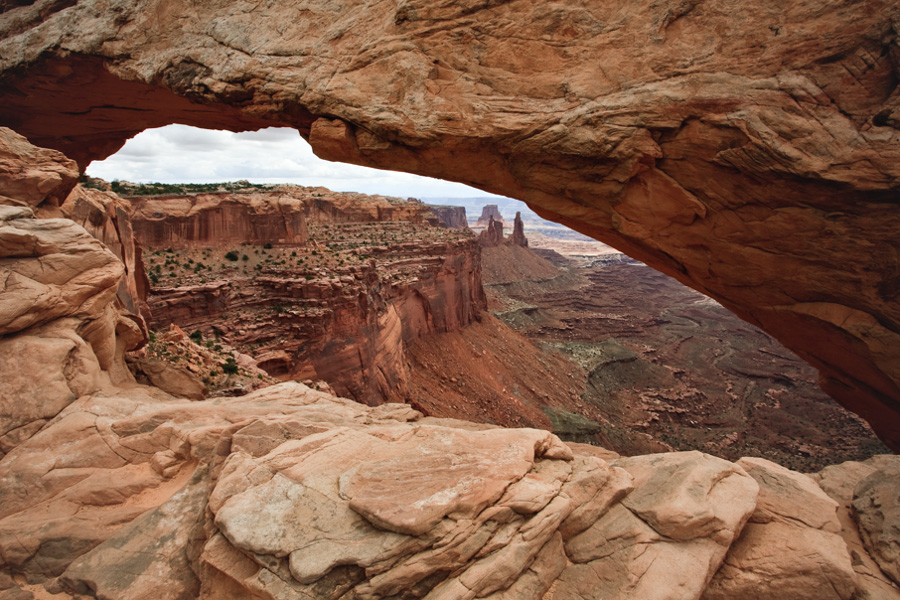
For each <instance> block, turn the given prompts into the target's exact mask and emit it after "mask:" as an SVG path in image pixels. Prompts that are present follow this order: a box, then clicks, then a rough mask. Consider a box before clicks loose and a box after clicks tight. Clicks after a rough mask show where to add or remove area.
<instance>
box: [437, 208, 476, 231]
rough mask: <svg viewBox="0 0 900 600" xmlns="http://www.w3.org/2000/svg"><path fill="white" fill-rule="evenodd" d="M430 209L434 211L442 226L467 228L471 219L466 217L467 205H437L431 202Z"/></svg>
mask: <svg viewBox="0 0 900 600" xmlns="http://www.w3.org/2000/svg"><path fill="white" fill-rule="evenodd" d="M428 209H429V210H430V211H431V212H433V213H434V216H436V217H437V219H438V224H439V225H440V226H441V227H449V228H451V229H467V228H468V227H469V221H468V219H467V218H466V207H464V206H437V205H435V204H429V205H428Z"/></svg>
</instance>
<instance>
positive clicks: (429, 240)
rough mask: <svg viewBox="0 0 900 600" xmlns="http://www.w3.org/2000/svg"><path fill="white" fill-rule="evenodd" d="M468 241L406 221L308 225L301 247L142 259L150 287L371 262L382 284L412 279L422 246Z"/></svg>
mask: <svg viewBox="0 0 900 600" xmlns="http://www.w3.org/2000/svg"><path fill="white" fill-rule="evenodd" d="M473 240H474V237H473V235H472V233H471V232H470V231H468V230H456V229H443V228H439V227H430V226H426V225H416V224H414V223H409V222H407V221H390V222H354V223H327V224H326V223H313V224H310V225H309V242H308V243H307V244H306V245H305V246H273V245H272V244H271V243H264V244H262V245H254V244H241V245H239V246H235V247H233V248H227V247H226V248H193V249H178V248H172V247H168V248H151V249H150V250H149V251H148V252H146V253H145V254H144V261H145V269H146V272H147V276H148V278H149V279H150V282H151V285H152V286H153V287H164V288H172V287H179V286H183V285H198V284H206V283H210V282H213V281H222V280H229V281H230V280H233V279H239V278H241V277H247V278H254V277H259V276H264V275H272V276H278V277H292V278H300V279H303V280H305V281H312V280H318V279H324V280H329V279H333V278H339V277H341V276H344V275H347V274H349V273H351V272H353V271H356V270H357V268H363V267H369V266H371V264H372V261H375V263H376V265H377V266H378V272H379V276H380V277H381V278H382V279H383V280H389V281H390V282H391V283H394V284H398V283H402V282H403V281H408V280H410V279H413V278H415V276H416V271H415V269H414V268H411V267H409V266H404V263H405V262H406V261H408V260H409V259H412V258H416V257H417V256H419V255H421V253H422V247H423V246H428V245H432V246H433V245H440V244H457V243H466V242H472V241H473Z"/></svg>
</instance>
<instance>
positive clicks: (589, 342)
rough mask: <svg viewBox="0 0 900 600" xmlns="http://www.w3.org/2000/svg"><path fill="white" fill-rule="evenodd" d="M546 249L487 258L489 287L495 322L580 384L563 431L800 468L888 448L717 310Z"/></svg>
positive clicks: (612, 267) (637, 269) (631, 269)
mask: <svg viewBox="0 0 900 600" xmlns="http://www.w3.org/2000/svg"><path fill="white" fill-rule="evenodd" d="M542 242H543V243H542V246H544V248H543V249H537V250H535V251H531V250H530V249H525V248H517V247H510V246H501V247H497V248H485V249H484V252H483V263H484V281H485V288H486V290H487V295H488V302H489V308H490V309H491V311H492V312H493V313H494V314H496V315H497V316H498V317H499V318H500V319H501V320H502V321H503V322H504V323H506V324H507V325H509V326H510V327H512V328H513V329H515V330H516V331H517V332H519V333H520V334H522V335H524V336H525V337H526V338H528V339H529V340H531V341H532V342H534V343H535V344H536V345H538V346H539V347H541V348H542V349H544V350H545V351H547V352H552V353H557V354H559V355H563V356H565V357H567V358H568V359H569V360H570V361H572V362H574V363H576V364H575V368H573V372H575V373H583V374H584V377H585V379H584V381H583V383H584V386H583V388H582V389H583V392H582V395H581V400H582V402H581V403H580V405H581V408H580V409H579V410H577V411H575V412H577V413H580V415H579V416H569V418H568V419H566V418H563V417H561V416H559V415H557V416H556V418H555V419H554V423H553V424H554V431H556V432H557V433H558V434H559V435H562V436H563V437H565V438H566V439H572V440H577V441H584V442H591V443H600V444H602V445H604V446H605V447H608V448H611V449H613V450H615V451H617V452H621V453H623V454H637V453H644V452H652V451H659V449H660V445H661V444H662V445H665V447H667V448H670V449H673V450H692V449H698V450H701V451H703V452H707V453H710V454H714V455H717V456H721V457H724V458H727V459H729V460H736V459H738V458H740V457H741V456H763V457H766V458H768V459H770V460H773V461H775V462H777V463H779V464H782V465H785V466H788V467H790V468H792V469H797V470H801V471H813V470H817V469H821V468H822V467H824V466H826V465H828V464H832V463H836V462H841V461H845V460H862V459H865V458H868V457H869V456H871V455H873V454H878V453H885V452H888V450H887V449H886V448H885V447H884V446H883V445H882V444H881V442H880V441H879V440H878V439H877V438H876V437H875V435H874V434H873V433H872V431H871V429H870V428H869V426H868V425H867V424H866V423H865V422H864V421H863V420H862V419H860V418H859V417H857V416H856V415H854V414H852V413H849V412H848V411H846V410H844V409H843V408H842V407H841V406H840V405H838V404H837V403H836V402H834V401H833V400H832V399H831V398H829V397H828V396H827V395H826V394H825V393H824V392H822V391H821V390H820V389H819V388H818V386H817V384H816V373H815V371H814V370H813V369H812V368H811V367H809V366H808V365H807V364H806V363H804V362H802V361H801V360H800V359H799V358H797V357H796V356H794V355H793V354H792V353H791V352H789V351H788V350H786V349H785V348H784V347H782V346H781V345H780V344H778V342H776V341H775V340H773V339H772V338H771V337H769V336H768V335H766V334H765V333H763V332H761V331H760V330H758V329H757V328H755V327H753V326H752V325H750V324H748V323H745V322H744V321H742V320H740V319H738V318H737V317H735V316H734V315H733V314H731V313H730V312H728V311H727V310H726V309H724V308H723V307H721V306H719V305H718V304H717V303H715V302H714V301H712V300H710V299H709V298H707V297H705V296H703V295H701V294H699V293H697V292H695V291H693V290H691V289H689V288H687V287H685V286H683V285H681V284H679V283H678V282H677V281H675V280H673V279H671V278H669V277H667V276H665V275H663V274H661V273H659V272H657V271H655V270H653V269H650V268H648V267H646V266H644V265H643V264H641V263H638V262H636V261H632V260H630V259H628V258H627V257H624V256H623V255H620V254H618V255H617V254H609V253H606V254H603V253H602V252H600V251H599V250H598V249H596V248H588V247H577V246H575V247H573V246H571V245H570V244H568V243H567V242H561V243H559V244H557V245H556V247H557V248H558V249H560V250H563V251H567V252H568V251H572V252H574V253H575V254H572V255H570V256H569V257H566V256H563V255H562V254H560V253H559V252H556V251H555V250H553V249H550V248H548V246H553V245H554V244H553V241H552V240H549V242H548V240H546V239H544V240H542ZM579 417H580V418H579Z"/></svg>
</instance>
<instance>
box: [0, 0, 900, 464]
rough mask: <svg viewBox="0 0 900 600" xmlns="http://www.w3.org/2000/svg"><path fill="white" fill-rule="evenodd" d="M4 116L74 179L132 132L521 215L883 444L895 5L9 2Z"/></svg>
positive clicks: (0, 102)
mask: <svg viewBox="0 0 900 600" xmlns="http://www.w3.org/2000/svg"><path fill="white" fill-rule="evenodd" d="M3 8H4V11H3V12H2V16H0V38H2V41H0V119H2V122H3V123H5V124H8V125H12V126H13V127H14V128H16V129H17V130H18V131H19V132H21V133H23V134H25V135H27V136H28V137H29V139H31V140H33V141H37V142H39V143H40V144H41V145H46V146H49V147H54V148H57V149H63V150H65V151H66V152H67V153H69V155H70V156H73V157H74V158H76V159H77V160H78V161H79V163H80V164H81V165H82V166H84V165H86V164H87V163H88V162H89V161H90V160H92V159H95V158H102V157H105V156H108V155H109V154H111V153H112V152H114V151H115V150H116V149H117V148H119V147H120V146H121V144H122V143H123V142H124V140H125V139H127V138H128V137H130V136H131V135H134V134H135V133H137V132H139V131H141V130H142V129H145V128H147V127H152V126H158V125H163V124H167V123H171V122H180V123H188V124H193V125H197V126H201V127H204V126H205V127H217V128H228V129H232V130H246V129H255V128H259V127H263V126H267V125H273V124H283V125H289V126H292V127H295V128H297V129H298V130H299V131H300V133H301V134H302V135H303V136H304V137H305V138H307V139H308V140H309V141H310V143H311V144H312V146H313V148H314V150H315V151H316V153H317V154H318V155H319V156H322V157H325V158H328V159H331V160H341V161H347V162H353V163H357V164H363V165H369V166H375V167H381V168H391V169H398V170H405V171H409V172H414V173H420V174H426V175H432V176H437V177H442V178H445V179H450V180H456V181H462V182H464V183H468V184H470V185H474V186H476V187H479V188H481V189H484V190H487V191H490V192H493V193H498V194H503V195H506V196H510V197H515V198H519V199H522V200H525V201H527V202H528V203H529V204H530V205H531V206H532V208H534V209H535V210H536V211H538V212H539V213H540V214H542V215H543V216H546V217H548V218H551V219H554V220H558V221H561V222H564V223H566V224H569V225H571V226H572V227H573V228H575V229H578V230H579V231H582V232H584V233H587V234H589V235H592V236H595V237H597V238H598V239H601V240H603V241H605V242H607V243H609V244H611V245H614V246H616V247H618V248H619V249H621V250H623V251H625V252H627V253H628V254H629V255H631V256H633V257H635V258H638V259H640V260H641V261H643V262H645V263H647V264H649V265H651V266H653V267H655V268H658V269H660V270H662V271H664V272H666V273H667V274H670V275H673V276H674V277H676V278H678V279H679V280H680V281H682V282H683V283H686V284H687V285H690V286H692V287H694V288H695V289H697V290H700V291H702V292H703V293H706V294H708V295H710V296H712V297H713V298H715V299H716V300H718V301H719V302H720V303H722V304H723V305H724V306H726V307H727V308H729V309H730V310H732V311H734V312H735V313H736V314H738V315H739V316H741V317H742V318H744V319H746V320H748V321H750V322H752V323H754V324H756V325H758V326H760V327H761V328H762V329H764V330H766V331H768V332H770V333H772V334H773V335H774V336H776V337H777V338H778V339H779V340H781V341H782V342H783V343H784V344H785V345H787V346H788V347H790V348H791V349H793V350H794V351H796V352H797V353H798V354H799V355H800V356H802V357H803V358H804V359H806V360H807V361H809V362H810V363H811V364H813V365H814V366H815V367H817V368H818V369H819V370H820V372H821V374H822V385H823V386H824V387H825V389H826V390H827V391H828V392H829V393H831V394H832V395H834V397H835V398H837V399H839V400H840V401H841V402H842V403H844V404H846V405H847V406H849V407H851V408H852V409H853V410H856V411H858V412H859V413H860V414H861V415H863V416H864V417H866V418H867V419H868V420H869V421H870V422H871V423H872V424H873V426H874V427H876V429H877V430H878V432H879V433H880V435H881V436H882V437H883V438H884V439H885V440H887V441H888V442H889V443H890V444H892V445H893V447H895V448H896V447H900V362H898V358H897V357H898V356H900V313H898V310H900V309H898V306H900V303H898V302H897V294H898V290H900V286H898V284H897V281H898V273H900V259H898V253H897V249H896V245H895V242H894V240H895V237H896V235H895V232H896V231H897V229H898V225H900V216H898V212H897V210H896V207H895V204H894V202H893V198H894V196H895V195H896V190H897V188H898V182H900V160H898V159H900V132H898V127H900V116H898V114H900V113H898V110H900V95H898V91H897V82H898V81H900V67H898V64H900V60H898V54H900V48H898V45H897V31H896V30H897V28H896V23H897V22H898V20H900V7H898V5H897V3H896V2H894V1H892V0H870V1H867V2H859V3H850V4H847V3H842V2H825V3H824V4H823V3H822V2H820V1H813V0H801V1H799V2H791V3H769V4H762V3H758V2H749V3H744V4H741V5H739V6H738V5H736V4H735V3H733V2H730V1H726V0H706V1H703V2H683V1H682V0H662V1H658V0H640V1H638V2H635V3H631V4H629V5H627V6H623V5H619V4H615V3H594V4H590V5H587V4H584V5H582V4H576V5H572V4H569V3H550V4H547V3H544V2H533V1H531V0H515V1H513V2H503V1H501V2H478V1H470V0H467V1H464V2H457V3H452V4H446V5H435V4H433V3H430V2H425V1H423V0H403V1H402V2H385V3H377V4H366V5H363V4H361V3H358V2H354V1H353V0H338V1H337V2H329V3H318V4H317V3H313V4H309V5H304V6H303V7H302V8H296V7H293V6H286V5H282V4H278V3H274V4H266V5H263V4H246V5H245V4H242V3H237V4H235V3H233V2H222V1H221V0H202V1H201V2H199V3H192V4H186V3H167V4H166V8H165V10H162V9H160V8H159V7H158V6H157V5H156V4H154V3H152V2H148V0H125V1H124V2H120V3H118V4H116V7H115V10H106V9H105V8H104V9H100V8H98V7H97V6H96V3H95V2H93V1H91V0H83V1H81V2H77V3H74V4H72V3H55V4H54V3H51V4H50V5H45V4H27V3H26V4H21V5H19V4H16V3H7V4H6V5H4V7H3Z"/></svg>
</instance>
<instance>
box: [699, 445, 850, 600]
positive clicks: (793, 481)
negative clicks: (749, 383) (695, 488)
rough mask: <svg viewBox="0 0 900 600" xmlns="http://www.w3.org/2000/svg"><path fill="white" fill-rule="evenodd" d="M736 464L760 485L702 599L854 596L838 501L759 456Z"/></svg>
mask: <svg viewBox="0 0 900 600" xmlns="http://www.w3.org/2000/svg"><path fill="white" fill-rule="evenodd" d="M737 464H738V465H740V466H741V467H743V468H744V469H745V470H746V472H747V473H748V474H750V476H751V477H753V478H754V479H755V480H756V481H757V483H758V484H759V490H760V493H759V502H758V504H757V507H756V510H755V511H754V512H753V515H752V517H751V519H750V523H748V524H747V526H746V527H745V528H744V532H743V533H742V534H741V537H740V539H738V540H737V542H736V543H735V544H734V546H732V547H731V549H730V550H729V552H728V556H727V557H726V558H725V564H724V565H723V566H722V568H721V569H719V571H718V572H717V573H716V575H715V577H714V578H713V580H712V581H711V582H710V585H709V588H708V589H707V590H706V592H705V593H704V594H703V598H704V600H724V599H726V598H748V599H749V598H759V599H762V598H771V597H779V598H798V599H809V600H813V599H816V600H824V599H834V600H838V599H840V600H850V598H853V597H854V594H855V592H856V589H857V586H856V574H855V573H854V571H853V567H852V564H851V559H850V554H849V552H848V550H847V546H846V544H845V543H844V540H843V539H842V538H841V536H840V535H838V532H840V530H841V525H840V523H839V522H838V519H837V503H836V502H835V501H834V500H832V499H831V498H829V497H828V496H827V495H826V494H825V493H824V492H823V491H822V490H821V488H819V487H818V486H817V485H816V484H815V482H814V481H813V480H812V479H810V478H809V477H807V476H806V475H801V474H799V473H795V472H793V471H789V470H788V469H785V468H784V467H781V466H779V465H776V464H775V463H772V462H769V461H766V460H764V459H760V458H742V459H741V460H739V461H738V462H737Z"/></svg>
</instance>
